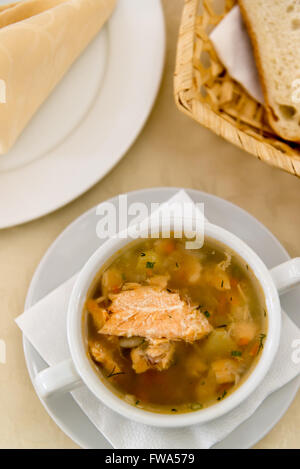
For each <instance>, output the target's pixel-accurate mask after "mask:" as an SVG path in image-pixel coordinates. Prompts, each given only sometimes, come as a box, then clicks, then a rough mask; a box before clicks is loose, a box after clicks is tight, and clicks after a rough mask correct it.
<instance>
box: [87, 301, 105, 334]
mask: <svg viewBox="0 0 300 469" xmlns="http://www.w3.org/2000/svg"><path fill="white" fill-rule="evenodd" d="M86 309H87V310H88V312H89V313H90V314H91V316H92V318H93V322H94V324H95V327H96V328H97V329H98V331H99V330H100V329H102V327H103V326H104V324H105V321H106V320H107V319H108V317H109V314H108V312H107V311H106V309H104V308H102V307H101V306H99V305H98V303H97V301H96V300H91V299H89V300H87V302H86Z"/></svg>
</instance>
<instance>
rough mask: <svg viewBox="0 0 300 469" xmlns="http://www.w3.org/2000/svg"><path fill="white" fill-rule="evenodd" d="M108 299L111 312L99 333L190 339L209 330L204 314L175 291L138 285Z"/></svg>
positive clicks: (195, 338) (192, 339)
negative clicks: (139, 286) (110, 301)
mask: <svg viewBox="0 0 300 469" xmlns="http://www.w3.org/2000/svg"><path fill="white" fill-rule="evenodd" d="M111 300H112V303H111V305H110V307H109V312H110V313H111V314H110V316H109V319H108V320H107V321H106V323H105V324H104V326H103V327H102V328H101V329H100V330H99V333H101V334H108V335H115V336H126V337H131V336H139V337H145V338H148V339H162V338H167V339H169V340H185V341H187V342H193V341H195V340H200V339H202V338H203V337H205V336H206V335H207V334H209V333H210V332H211V330H212V326H211V325H210V323H209V322H208V320H207V319H206V317H205V316H204V315H203V314H202V313H201V312H200V311H198V310H196V309H195V308H192V307H191V306H189V305H188V304H187V303H186V302H185V301H183V300H182V299H181V298H180V296H179V294H178V293H171V292H168V291H166V290H163V291H162V290H160V289H158V288H155V287H150V286H149V287H148V286H141V288H137V289H135V290H128V291H122V292H120V293H118V294H116V295H113V296H112V297H111Z"/></svg>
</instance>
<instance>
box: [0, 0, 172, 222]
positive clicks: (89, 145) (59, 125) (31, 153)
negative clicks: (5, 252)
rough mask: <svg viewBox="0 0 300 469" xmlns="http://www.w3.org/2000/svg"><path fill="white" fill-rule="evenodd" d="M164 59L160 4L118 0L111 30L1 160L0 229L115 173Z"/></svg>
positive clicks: (157, 0)
mask: <svg viewBox="0 0 300 469" xmlns="http://www.w3.org/2000/svg"><path fill="white" fill-rule="evenodd" d="M6 3H10V1H9V0H0V5H2V4H6ZM164 55H165V28H164V17H163V11H162V7H161V3H160V0H148V1H147V2H141V1H140V0H118V3H117V7H116V9H115V11H114V13H113V15H112V17H111V19H110V20H109V22H108V23H107V25H106V26H105V27H104V28H103V29H102V31H101V32H100V34H99V35H98V36H97V38H96V39H95V40H94V41H93V42H92V43H91V44H90V45H89V46H88V48H87V49H86V50H85V52H84V53H83V54H82V56H81V57H80V58H79V59H78V60H77V62H76V63H75V64H74V65H73V66H72V68H71V69H70V71H69V72H68V73H67V75H66V76H65V77H64V79H63V80H62V82H61V83H60V84H59V85H58V86H57V87H56V89H55V90H54V92H53V93H52V94H51V96H50V97H49V98H48V99H47V101H46V102H45V103H44V105H43V106H42V107H41V109H40V110H39V111H38V112H37V114H36V115H35V116H34V118H33V119H32V121H31V122H30V123H29V125H28V126H27V128H26V129H25V130H24V132H23V134H22V135H21V136H20V138H19V139H18V141H17V142H16V144H15V146H14V147H13V148H12V150H11V151H10V152H9V153H8V154H6V155H2V156H0V228H7V227H9V226H13V225H17V224H20V223H24V222H27V221H30V220H32V219H34V218H37V217H40V216H42V215H45V214H47V213H49V212H52V211H53V210H56V209H58V208H59V207H62V206H63V205H65V204H67V203H68V202H70V201H71V200H73V199H75V198H76V197H78V196H79V195H81V194H82V193H83V192H85V191H87V190H88V189H89V188H90V187H92V186H93V185H94V184H95V183H96V182H98V181H99V180H100V179H101V178H103V176H105V174H106V173H107V172H108V171H110V170H111V169H112V167H113V166H114V165H115V164H116V163H117V162H118V161H119V160H120V159H121V158H122V156H123V155H124V154H125V153H126V151H127V150H128V148H129V147H130V145H131V144H132V143H133V141H134V140H135V139H136V137H137V135H138V134H139V133H140V131H141V129H142V127H143V125H144V123H145V121H146V119H147V117H148V115H149V113H150V111H151V108H152V105H153V102H154V100H155V98H156V95H157V91H158V88H159V84H160V80H161V76H162V70H163V64H164Z"/></svg>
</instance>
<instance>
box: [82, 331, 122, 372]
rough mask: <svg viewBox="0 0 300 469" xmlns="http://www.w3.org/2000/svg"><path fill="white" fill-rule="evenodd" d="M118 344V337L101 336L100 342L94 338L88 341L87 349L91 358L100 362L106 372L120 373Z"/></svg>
mask: <svg viewBox="0 0 300 469" xmlns="http://www.w3.org/2000/svg"><path fill="white" fill-rule="evenodd" d="M118 346H119V341H118V338H116V337H114V338H112V337H110V338H107V339H104V338H102V339H101V342H99V341H96V340H90V341H89V350H90V353H91V356H92V358H93V359H94V360H95V361H96V362H97V363H100V364H101V365H102V366H103V368H104V369H105V370H106V371H107V372H108V373H113V374H115V373H120V372H121V371H122V370H121V361H120V359H119V357H118V356H117V351H118V350H119V349H118Z"/></svg>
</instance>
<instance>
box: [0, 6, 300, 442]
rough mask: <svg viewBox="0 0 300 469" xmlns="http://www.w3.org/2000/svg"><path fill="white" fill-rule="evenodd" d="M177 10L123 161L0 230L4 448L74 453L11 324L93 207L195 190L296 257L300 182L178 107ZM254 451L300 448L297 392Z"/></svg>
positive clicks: (170, 15)
mask: <svg viewBox="0 0 300 469" xmlns="http://www.w3.org/2000/svg"><path fill="white" fill-rule="evenodd" d="M182 3H183V2H182V0H163V5H164V9H165V15H166V23H167V59H166V67H165V73H164V77H163V82H162V87H161V90H160V93H159V96H158V99H157V102H156V104H155V107H154V109H153V112H152V114H151V116H150V118H149V120H148V123H147V124H146V126H145V128H144V130H143V132H142V134H141V135H140V137H139V138H138V140H137V141H136V143H135V144H134V146H133V147H132V148H131V149H130V151H129V152H128V154H127V155H126V156H125V158H124V159H123V160H122V161H121V162H120V164H119V165H118V166H117V167H116V168H115V169H114V170H113V171H112V172H111V173H110V174H109V175H108V176H106V177H105V178H104V179H103V180H102V181H101V182H99V183H98V184H97V185H96V186H95V187H94V188H93V189H91V190H90V191H89V192H88V193H86V194H85V195H84V196H82V197H80V198H79V199H78V200H76V201H74V202H73V203H71V204H69V205H68V206H67V207H65V208H62V209H61V210H58V211H57V212H55V213H53V214H51V215H48V216H46V217H44V218H42V219H39V220H37V221H33V222H31V223H28V224H26V225H23V226H19V227H16V228H12V229H8V230H4V231H0V300H1V301H0V304H1V313H0V339H4V340H5V341H6V343H7V363H6V365H0V448H76V445H75V444H74V443H73V442H72V441H71V440H70V439H69V438H68V437H66V436H65V435H64V434H63V432H62V431H61V430H60V429H59V428H58V427H57V426H56V424H55V423H54V422H53V421H52V420H51V418H50V417H49V416H48V414H47V413H46V411H45V410H44V408H43V407H42V405H41V404H40V402H39V400H38V398H37V396H36V395H35V393H34V391H33V388H32V385H31V382H30V380H29V376H28V373H27V369H26V366H25V361H24V355H23V348H22V336H21V333H20V331H19V330H18V328H17V327H16V326H15V324H14V318H15V317H16V316H18V315H19V314H20V313H22V311H23V306H24V301H25V297H26V292H27V289H28V286H29V283H30V280H31V278H32V275H33V273H34V271H35V268H36V266H37V265H38V263H39V261H40V260H41V258H42V256H43V255H44V253H45V251H46V249H47V248H48V247H49V245H50V244H51V243H52V242H53V241H54V240H55V238H56V237H57V236H58V235H59V234H60V233H61V231H62V230H63V229H64V228H66V226H67V225H68V224H69V223H70V222H72V221H73V220H75V219H76V218H77V217H78V216H79V215H81V214H82V213H83V212H85V211H86V210H88V209H89V208H90V207H93V206H94V205H96V204H98V203H99V202H101V201H103V200H105V199H107V198H109V197H112V196H114V195H117V194H118V193H120V192H126V191H131V190H135V189H141V188H144V187H153V186H182V187H190V188H194V189H199V190H202V191H206V192H209V193H211V194H216V195H218V196H219V197H223V198H224V199H227V200H229V201H231V202H234V203H235V204H237V205H239V206H240V207H242V208H244V209H245V210H248V211H249V212H250V213H251V214H252V215H254V216H255V217H256V218H258V219H259V220H260V221H261V222H263V223H264V224H265V225H266V226H267V227H268V228H269V229H270V230H271V231H272V232H273V233H274V234H275V235H276V236H277V237H278V239H279V240H280V241H281V242H282V244H283V245H284V246H285V247H286V249H287V250H288V251H289V253H290V254H291V255H292V256H296V255H300V239H299V233H300V210H299V201H300V181H299V180H298V179H296V178H295V177H293V176H290V175H289V174H285V173H283V172H281V171H279V170H277V169H274V168H271V167H269V166H267V165H265V164H263V163H261V162H260V161H258V160H256V159H255V158H253V157H251V156H249V155H248V154H246V153H244V152H243V151H241V150H239V149H237V148H235V147H233V146H232V145H231V144H229V143H226V142H225V141H223V140H221V139H220V138H218V137H217V136H215V135H214V134H213V133H211V132H210V131H208V130H206V129H204V128H201V127H200V126H198V125H197V124H196V123H194V122H193V121H191V120H189V119H188V118H187V117H186V116H184V115H183V114H181V113H180V112H179V111H177V109H176V108H175V105H174V102H173V95H172V73H173V69H174V60H175V45H176V37H177V32H178V25H179V19H180V12H181V7H182ZM16 190H17V188H16ZM7 203H9V201H7ZM257 448H298V449H299V448H300V393H298V396H297V398H296V399H295V401H294V403H293V404H292V406H291V407H290V409H289V410H288V412H287V413H286V415H285V416H284V417H283V419H282V420H281V421H280V422H279V423H278V425H276V427H275V428H274V429H273V430H272V431H271V432H270V433H269V435H267V436H266V437H265V438H264V439H263V440H262V441H261V442H260V443H259V444H258V445H257Z"/></svg>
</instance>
